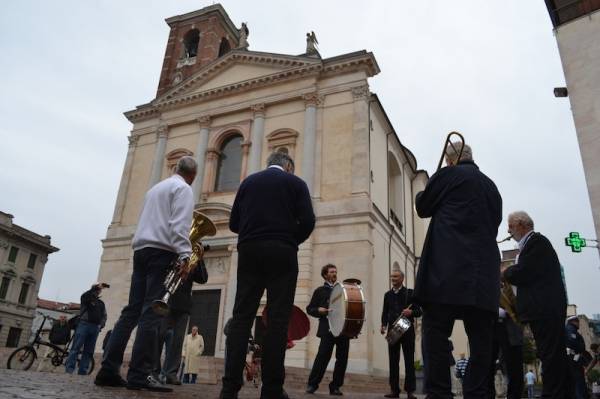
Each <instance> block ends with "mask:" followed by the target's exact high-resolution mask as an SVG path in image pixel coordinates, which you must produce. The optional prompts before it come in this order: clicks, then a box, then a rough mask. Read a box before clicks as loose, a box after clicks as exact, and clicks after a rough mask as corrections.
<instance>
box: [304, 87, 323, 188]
mask: <svg viewBox="0 0 600 399" xmlns="http://www.w3.org/2000/svg"><path fill="white" fill-rule="evenodd" d="M303 99H304V103H305V106H306V110H305V111H304V137H303V139H304V147H303V149H302V178H303V179H304V181H305V182H306V185H307V186H308V190H309V191H310V193H311V194H312V192H313V185H314V179H315V143H316V135H317V105H318V103H319V96H318V95H317V93H310V94H306V95H304V96H303Z"/></svg>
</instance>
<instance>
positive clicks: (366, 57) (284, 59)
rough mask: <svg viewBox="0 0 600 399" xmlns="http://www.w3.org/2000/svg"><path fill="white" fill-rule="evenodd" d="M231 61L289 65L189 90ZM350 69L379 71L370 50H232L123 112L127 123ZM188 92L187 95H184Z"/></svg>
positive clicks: (371, 73)
mask: <svg viewBox="0 0 600 399" xmlns="http://www.w3.org/2000/svg"><path fill="white" fill-rule="evenodd" d="M235 62H242V63H253V64H269V65H278V66H289V67H291V68H288V69H284V70H282V71H279V72H276V73H273V74H270V75H264V76H258V77H256V78H252V79H247V80H244V81H240V82H236V83H234V84H229V85H224V86H219V87H215V88H212V89H209V90H205V91H201V92H196V93H189V91H190V90H192V88H193V87H196V86H198V85H200V84H202V83H203V82H206V81H208V80H210V79H211V78H212V77H213V76H215V75H216V74H218V73H219V72H221V71H222V70H224V69H225V68H227V67H229V66H230V64H232V63H235ZM353 70H363V71H365V72H366V73H367V75H368V76H373V75H375V74H377V73H379V67H378V65H377V62H376V61H375V58H374V56H373V55H372V53H367V52H358V53H353V54H351V55H349V56H347V57H346V56H339V57H335V58H332V59H329V60H324V61H321V60H314V59H310V60H307V59H304V58H299V57H295V56H285V55H274V54H270V53H258V52H248V51H235V50H234V51H233V52H231V53H229V54H228V55H227V56H225V57H223V58H222V59H219V60H217V61H215V62H214V63H213V64H209V65H208V66H207V67H206V68H205V69H204V70H201V71H199V72H198V73H197V74H196V75H193V76H192V77H190V78H188V79H187V80H185V81H184V82H182V83H181V84H180V85H178V86H177V87H174V88H173V89H171V90H170V91H168V92H166V93H165V94H163V95H162V96H160V97H158V98H157V99H155V100H153V101H152V102H151V103H148V104H144V105H141V106H138V107H137V108H136V109H135V110H132V111H128V112H125V116H126V117H127V119H129V121H131V122H139V121H142V120H147V119H150V118H153V117H156V116H158V115H159V114H160V113H161V112H162V111H164V110H166V109H170V108H174V107H177V106H180V105H189V104H195V103H200V102H204V101H209V100H212V99H216V98H219V97H223V96H227V95H232V94H236V93H242V92H247V91H250V90H254V89H257V88H259V87H265V86H269V85H272V84H275V83H280V82H284V81H289V80H294V79H301V78H304V77H310V76H319V77H325V76H329V75H335V74H339V73H345V72H350V71H353ZM186 92H188V94H185V93H186Z"/></svg>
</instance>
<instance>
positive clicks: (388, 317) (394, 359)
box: [381, 270, 422, 399]
mask: <svg viewBox="0 0 600 399" xmlns="http://www.w3.org/2000/svg"><path fill="white" fill-rule="evenodd" d="M390 278H391V280H392V289H390V290H389V291H388V292H386V293H385V295H384V297H383V311H382V312H381V334H385V333H386V332H389V330H390V329H391V328H392V327H393V323H394V321H396V319H397V318H398V317H400V315H402V316H404V317H406V318H407V319H408V320H410V323H411V325H410V328H409V329H408V330H407V331H406V332H405V333H404V334H402V336H401V337H400V340H399V341H398V342H396V343H395V344H393V345H389V344H388V354H389V360H390V388H391V392H390V393H389V394H387V395H384V396H385V397H386V398H399V397H400V367H399V362H400V347H401V346H402V353H403V354H404V370H405V372H404V373H405V377H404V390H405V391H406V393H407V398H408V399H416V396H414V392H415V389H416V388H417V385H416V377H415V328H414V322H415V317H420V316H421V314H422V311H421V308H420V307H419V306H418V305H416V304H414V303H413V290H411V289H408V288H406V287H404V286H403V285H402V283H403V282H404V273H402V272H401V271H400V270H394V271H393V272H392V274H391V276H390Z"/></svg>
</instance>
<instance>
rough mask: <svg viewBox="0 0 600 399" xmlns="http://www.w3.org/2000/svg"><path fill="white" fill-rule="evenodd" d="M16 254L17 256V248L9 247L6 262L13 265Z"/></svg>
mask: <svg viewBox="0 0 600 399" xmlns="http://www.w3.org/2000/svg"><path fill="white" fill-rule="evenodd" d="M18 254H19V248H17V247H10V252H9V253H8V261H9V262H10V263H15V262H16V261H17V255H18Z"/></svg>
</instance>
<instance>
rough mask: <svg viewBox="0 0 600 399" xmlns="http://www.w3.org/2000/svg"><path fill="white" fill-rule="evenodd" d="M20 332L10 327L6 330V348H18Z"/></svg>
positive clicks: (18, 329)
mask: <svg viewBox="0 0 600 399" xmlns="http://www.w3.org/2000/svg"><path fill="white" fill-rule="evenodd" d="M22 331H23V330H21V329H20V328H16V327H11V328H10V330H8V338H7V339H6V347H7V348H16V347H17V346H19V341H20V340H21V332H22Z"/></svg>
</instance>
